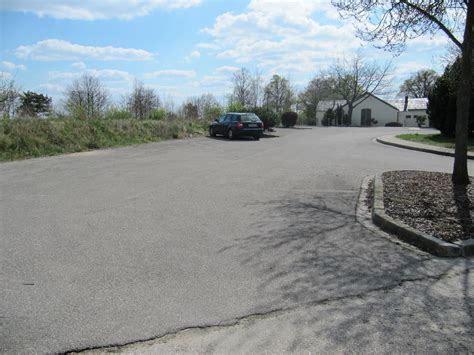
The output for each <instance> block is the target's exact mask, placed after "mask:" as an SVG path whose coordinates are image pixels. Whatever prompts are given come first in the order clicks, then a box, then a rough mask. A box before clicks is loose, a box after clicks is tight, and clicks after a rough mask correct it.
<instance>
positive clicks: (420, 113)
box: [316, 94, 429, 127]
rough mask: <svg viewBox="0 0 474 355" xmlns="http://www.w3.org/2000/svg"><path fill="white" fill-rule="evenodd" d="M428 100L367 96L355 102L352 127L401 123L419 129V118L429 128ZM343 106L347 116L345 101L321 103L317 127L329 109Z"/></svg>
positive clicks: (317, 116)
mask: <svg viewBox="0 0 474 355" xmlns="http://www.w3.org/2000/svg"><path fill="white" fill-rule="evenodd" d="M427 104H428V99H426V98H422V99H410V98H408V97H406V98H404V99H393V100H383V99H381V98H379V97H377V96H375V95H373V94H365V95H363V96H361V97H360V98H359V99H358V100H356V101H355V102H354V106H355V107H354V109H353V111H352V122H351V126H354V127H367V126H375V127H383V126H385V125H386V124H387V123H390V122H398V123H401V124H402V125H403V126H405V127H418V121H417V118H421V117H424V118H425V120H424V123H423V124H422V127H428V126H429V122H428V115H427V113H426V108H427ZM338 106H341V107H342V109H343V111H344V113H345V114H347V112H348V107H347V105H346V101H345V100H323V101H320V102H319V105H318V110H317V112H316V119H317V125H318V126H321V125H322V123H321V122H322V120H323V118H324V114H325V113H326V111H327V110H328V109H333V110H335V109H336V108H337V107H338Z"/></svg>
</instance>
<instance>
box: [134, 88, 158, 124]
mask: <svg viewBox="0 0 474 355" xmlns="http://www.w3.org/2000/svg"><path fill="white" fill-rule="evenodd" d="M127 107H128V110H129V111H130V112H131V114H132V115H133V117H134V118H135V119H137V120H145V119H147V118H148V117H149V116H150V114H151V112H152V111H153V110H154V109H156V108H159V107H160V98H159V96H158V95H157V94H156V93H155V91H154V90H153V89H151V88H147V87H145V85H143V83H142V82H140V81H138V80H136V81H135V84H134V86H133V91H132V93H131V94H130V95H129V97H128V100H127Z"/></svg>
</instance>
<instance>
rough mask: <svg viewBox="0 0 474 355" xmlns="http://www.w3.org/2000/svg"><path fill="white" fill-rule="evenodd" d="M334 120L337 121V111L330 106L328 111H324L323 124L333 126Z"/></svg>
mask: <svg viewBox="0 0 474 355" xmlns="http://www.w3.org/2000/svg"><path fill="white" fill-rule="evenodd" d="M333 121H334V122H335V121H336V113H335V111H334V110H333V109H332V108H329V109H327V111H326V112H324V117H323V119H322V121H321V124H322V125H323V126H332V125H333Z"/></svg>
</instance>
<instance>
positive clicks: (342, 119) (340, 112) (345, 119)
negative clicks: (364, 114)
mask: <svg viewBox="0 0 474 355" xmlns="http://www.w3.org/2000/svg"><path fill="white" fill-rule="evenodd" d="M334 113H335V115H336V124H337V125H338V126H341V125H343V126H349V124H350V121H349V115H348V114H347V113H344V109H343V108H342V106H341V105H337V107H336V109H335V111H334Z"/></svg>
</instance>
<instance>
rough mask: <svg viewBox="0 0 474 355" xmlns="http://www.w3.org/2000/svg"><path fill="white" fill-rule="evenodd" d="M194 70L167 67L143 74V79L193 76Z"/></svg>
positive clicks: (194, 74)
mask: <svg viewBox="0 0 474 355" xmlns="http://www.w3.org/2000/svg"><path fill="white" fill-rule="evenodd" d="M195 76H196V72H195V71H194V70H176V69H167V70H158V71H154V72H150V73H145V74H143V78H145V79H153V78H158V77H181V78H194V77H195Z"/></svg>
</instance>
